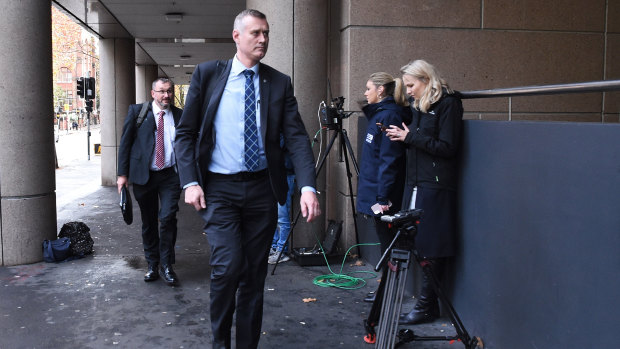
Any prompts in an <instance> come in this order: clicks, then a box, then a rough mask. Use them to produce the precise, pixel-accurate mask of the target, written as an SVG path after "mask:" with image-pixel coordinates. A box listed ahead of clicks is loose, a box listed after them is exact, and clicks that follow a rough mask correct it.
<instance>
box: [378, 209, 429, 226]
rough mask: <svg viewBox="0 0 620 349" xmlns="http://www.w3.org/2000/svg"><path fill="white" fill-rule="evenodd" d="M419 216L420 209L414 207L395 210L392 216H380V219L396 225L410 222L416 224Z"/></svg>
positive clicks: (420, 214) (420, 213)
mask: <svg viewBox="0 0 620 349" xmlns="http://www.w3.org/2000/svg"><path fill="white" fill-rule="evenodd" d="M420 217H422V210H421V209H419V208H414V209H412V210H403V211H399V212H396V213H395V214H394V215H392V216H389V215H385V216H381V220H382V221H383V222H388V223H392V224H393V225H394V226H396V227H401V226H405V225H410V224H411V225H413V224H417V222H418V220H419V219H420Z"/></svg>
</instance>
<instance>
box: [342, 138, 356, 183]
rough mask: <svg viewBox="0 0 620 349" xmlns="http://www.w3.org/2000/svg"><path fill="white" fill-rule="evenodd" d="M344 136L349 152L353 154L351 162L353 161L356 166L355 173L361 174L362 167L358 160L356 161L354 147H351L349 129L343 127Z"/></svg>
mask: <svg viewBox="0 0 620 349" xmlns="http://www.w3.org/2000/svg"><path fill="white" fill-rule="evenodd" d="M342 136H343V138H344V142H345V144H346V146H347V149H349V154H351V162H353V167H354V168H355V173H356V174H357V175H358V176H359V174H360V168H359V166H358V165H357V161H355V156H354V155H353V154H354V153H353V148H352V147H351V142H350V141H349V137H348V136H347V130H345V129H343V130H342Z"/></svg>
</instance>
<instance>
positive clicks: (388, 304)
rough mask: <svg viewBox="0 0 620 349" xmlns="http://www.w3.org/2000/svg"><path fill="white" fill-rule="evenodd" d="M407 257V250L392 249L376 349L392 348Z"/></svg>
mask: <svg viewBox="0 0 620 349" xmlns="http://www.w3.org/2000/svg"><path fill="white" fill-rule="evenodd" d="M409 257H410V253H409V251H405V250H392V257H391V259H390V261H389V263H388V266H387V267H388V276H387V280H386V286H385V291H384V296H383V302H382V312H381V316H380V320H379V325H378V328H379V331H378V334H377V349H392V348H394V345H395V340H396V332H397V330H398V316H399V314H400V308H401V306H402V300H403V294H404V290H405V282H406V280H407V269H408V265H409ZM382 281H383V280H382Z"/></svg>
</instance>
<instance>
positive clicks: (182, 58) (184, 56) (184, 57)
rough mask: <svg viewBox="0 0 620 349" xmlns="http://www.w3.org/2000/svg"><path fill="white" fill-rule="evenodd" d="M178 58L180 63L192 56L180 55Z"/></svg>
mask: <svg viewBox="0 0 620 349" xmlns="http://www.w3.org/2000/svg"><path fill="white" fill-rule="evenodd" d="M179 58H180V59H181V60H182V61H186V60H188V59H190V58H192V56H190V55H181V56H180V57H179Z"/></svg>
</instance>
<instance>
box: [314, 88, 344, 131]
mask: <svg viewBox="0 0 620 349" xmlns="http://www.w3.org/2000/svg"><path fill="white" fill-rule="evenodd" d="M343 105H344V97H342V96H340V97H336V98H334V99H332V100H331V102H330V104H329V105H327V104H325V102H321V106H320V108H319V110H320V114H321V115H320V117H321V125H323V127H326V128H328V129H330V130H333V129H336V128H337V127H338V125H340V124H342V119H344V118H347V117H349V116H350V115H351V113H345V111H344V109H343Z"/></svg>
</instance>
